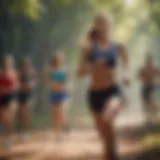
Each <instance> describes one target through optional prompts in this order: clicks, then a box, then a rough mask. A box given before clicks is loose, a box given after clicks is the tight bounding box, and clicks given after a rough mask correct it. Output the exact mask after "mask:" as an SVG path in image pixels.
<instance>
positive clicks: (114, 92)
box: [79, 14, 130, 160]
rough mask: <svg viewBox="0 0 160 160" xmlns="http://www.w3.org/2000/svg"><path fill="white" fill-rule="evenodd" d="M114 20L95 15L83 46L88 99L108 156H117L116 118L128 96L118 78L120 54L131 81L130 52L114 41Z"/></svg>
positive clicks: (82, 65) (109, 159)
mask: <svg viewBox="0 0 160 160" xmlns="http://www.w3.org/2000/svg"><path fill="white" fill-rule="evenodd" d="M110 27H111V25H110V20H109V17H105V16H104V15H102V14H98V15H96V16H95V18H94V20H93V28H92V29H91V31H90V32H89V34H88V38H87V42H86V43H85V44H84V46H83V47H82V53H81V60H80V67H79V75H80V76H85V75H87V74H89V75H90V78H91V81H90V84H89V89H88V102H89V106H90V110H91V113H92V116H93V119H94V122H95V126H96V128H97V130H98V132H99V134H100V137H101V138H102V141H103V145H104V151H105V160H117V158H118V157H117V154H116V150H115V147H116V146H115V132H114V121H115V119H116V117H117V114H118V113H119V111H120V110H121V107H122V105H123V102H124V99H123V96H122V92H121V88H120V86H119V84H118V82H117V79H116V73H115V70H116V66H117V61H118V58H120V60H121V62H122V66H123V69H124V73H123V74H124V77H123V78H124V84H125V85H127V86H128V85H129V83H130V78H129V76H128V56H127V53H126V49H125V47H124V45H122V44H119V43H116V42H114V41H111V39H110V34H111V31H110Z"/></svg>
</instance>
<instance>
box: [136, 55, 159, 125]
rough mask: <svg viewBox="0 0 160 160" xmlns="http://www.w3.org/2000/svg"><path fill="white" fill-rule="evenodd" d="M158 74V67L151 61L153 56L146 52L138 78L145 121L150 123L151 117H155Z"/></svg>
mask: <svg viewBox="0 0 160 160" xmlns="http://www.w3.org/2000/svg"><path fill="white" fill-rule="evenodd" d="M159 76H160V71H159V69H158V68H157V67H156V66H155V65H154V63H153V57H152V55H151V54H150V53H148V54H147V56H146V60H145V64H144V65H143V66H142V67H141V68H140V70H139V80H140V81H141V86H142V87H141V96H142V101H143V109H144V113H145V118H146V123H147V124H148V125H150V124H151V123H152V119H153V118H155V117H156V104H155V99H154V93H155V89H156V88H157V87H156V86H157V82H156V80H157V79H158V78H159Z"/></svg>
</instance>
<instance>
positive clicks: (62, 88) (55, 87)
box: [51, 81, 66, 92]
mask: <svg viewBox="0 0 160 160" xmlns="http://www.w3.org/2000/svg"><path fill="white" fill-rule="evenodd" d="M51 88H52V90H53V91H58V92H59V91H65V90H66V85H65V84H64V83H61V82H56V81H55V82H51Z"/></svg>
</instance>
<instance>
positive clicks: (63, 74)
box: [45, 52, 68, 140]
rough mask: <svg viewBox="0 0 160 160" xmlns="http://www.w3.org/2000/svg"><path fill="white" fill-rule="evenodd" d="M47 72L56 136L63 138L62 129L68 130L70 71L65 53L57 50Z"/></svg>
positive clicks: (59, 138)
mask: <svg viewBox="0 0 160 160" xmlns="http://www.w3.org/2000/svg"><path fill="white" fill-rule="evenodd" d="M45 72H46V76H45V77H46V81H47V84H48V85H49V89H50V94H49V97H50V103H51V116H52V122H53V123H54V129H55V134H56V138H57V139H58V140H61V138H62V131H63V129H64V127H65V129H67V130H68V125H66V121H65V120H66V115H65V108H64V107H66V106H65V102H66V100H67V99H68V85H67V81H68V72H67V71H66V68H65V66H64V55H63V53H60V52H56V53H54V54H53V56H52V58H51V62H50V65H49V67H48V68H47V70H46V71H45Z"/></svg>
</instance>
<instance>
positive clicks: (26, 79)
mask: <svg viewBox="0 0 160 160" xmlns="http://www.w3.org/2000/svg"><path fill="white" fill-rule="evenodd" d="M19 81H20V89H19V95H18V102H19V108H18V114H19V122H20V125H21V127H22V128H23V130H24V132H26V133H25V134H24V139H26V138H27V137H28V134H27V131H28V129H29V126H30V119H31V100H32V96H33V95H32V93H33V90H34V88H35V87H36V71H35V69H34V67H33V65H32V62H31V59H30V58H29V57H24V59H23V62H22V65H21V68H20V70H19Z"/></svg>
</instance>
